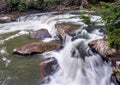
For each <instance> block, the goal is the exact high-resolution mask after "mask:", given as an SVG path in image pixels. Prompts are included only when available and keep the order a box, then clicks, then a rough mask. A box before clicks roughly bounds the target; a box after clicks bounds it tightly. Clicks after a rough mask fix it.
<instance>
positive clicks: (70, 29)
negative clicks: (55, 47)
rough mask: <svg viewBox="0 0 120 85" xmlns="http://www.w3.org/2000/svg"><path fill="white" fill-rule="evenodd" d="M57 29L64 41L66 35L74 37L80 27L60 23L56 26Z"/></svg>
mask: <svg viewBox="0 0 120 85" xmlns="http://www.w3.org/2000/svg"><path fill="white" fill-rule="evenodd" d="M55 27H56V28H57V30H58V33H59V35H60V38H62V39H64V36H65V33H66V34H68V35H73V34H74V33H75V31H76V30H77V29H78V28H79V27H80V25H76V24H72V23H58V24H56V25H55Z"/></svg>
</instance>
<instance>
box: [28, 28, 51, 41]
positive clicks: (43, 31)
mask: <svg viewBox="0 0 120 85" xmlns="http://www.w3.org/2000/svg"><path fill="white" fill-rule="evenodd" d="M51 37H52V36H51V35H50V33H49V32H48V30H46V29H40V30H38V31H35V32H33V33H32V34H31V35H30V38H36V39H44V38H51Z"/></svg>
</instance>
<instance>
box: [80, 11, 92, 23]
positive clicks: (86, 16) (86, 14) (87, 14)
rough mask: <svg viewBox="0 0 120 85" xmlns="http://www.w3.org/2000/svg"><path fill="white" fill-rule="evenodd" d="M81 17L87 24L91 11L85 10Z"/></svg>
mask: <svg viewBox="0 0 120 85" xmlns="http://www.w3.org/2000/svg"><path fill="white" fill-rule="evenodd" d="M81 18H82V19H83V22H84V23H86V24H89V23H90V13H89V12H85V11H83V12H82V13H81Z"/></svg>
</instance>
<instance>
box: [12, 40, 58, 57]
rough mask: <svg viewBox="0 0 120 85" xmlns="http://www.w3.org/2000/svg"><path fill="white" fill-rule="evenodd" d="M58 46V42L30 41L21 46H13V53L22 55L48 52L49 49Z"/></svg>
mask: <svg viewBox="0 0 120 85" xmlns="http://www.w3.org/2000/svg"><path fill="white" fill-rule="evenodd" d="M57 47H59V44H58V43H52V42H50V43H42V42H41V43H30V44H26V45H23V46H21V47H18V48H15V49H14V50H13V53H15V54H22V55H30V54H33V53H43V52H48V51H51V50H54V49H56V48H57Z"/></svg>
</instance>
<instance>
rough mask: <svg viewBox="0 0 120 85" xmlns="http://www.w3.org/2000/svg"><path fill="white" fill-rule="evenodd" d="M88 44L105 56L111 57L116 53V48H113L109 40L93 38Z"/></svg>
mask: <svg viewBox="0 0 120 85" xmlns="http://www.w3.org/2000/svg"><path fill="white" fill-rule="evenodd" d="M88 45H89V46H90V47H91V49H92V50H93V51H95V52H97V53H98V54H100V55H101V56H102V57H104V58H106V57H110V56H112V55H114V54H115V53H116V51H115V49H111V48H110V46H109V44H108V43H107V41H105V40H104V39H97V40H93V41H92V42H90V43H89V44H88Z"/></svg>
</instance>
